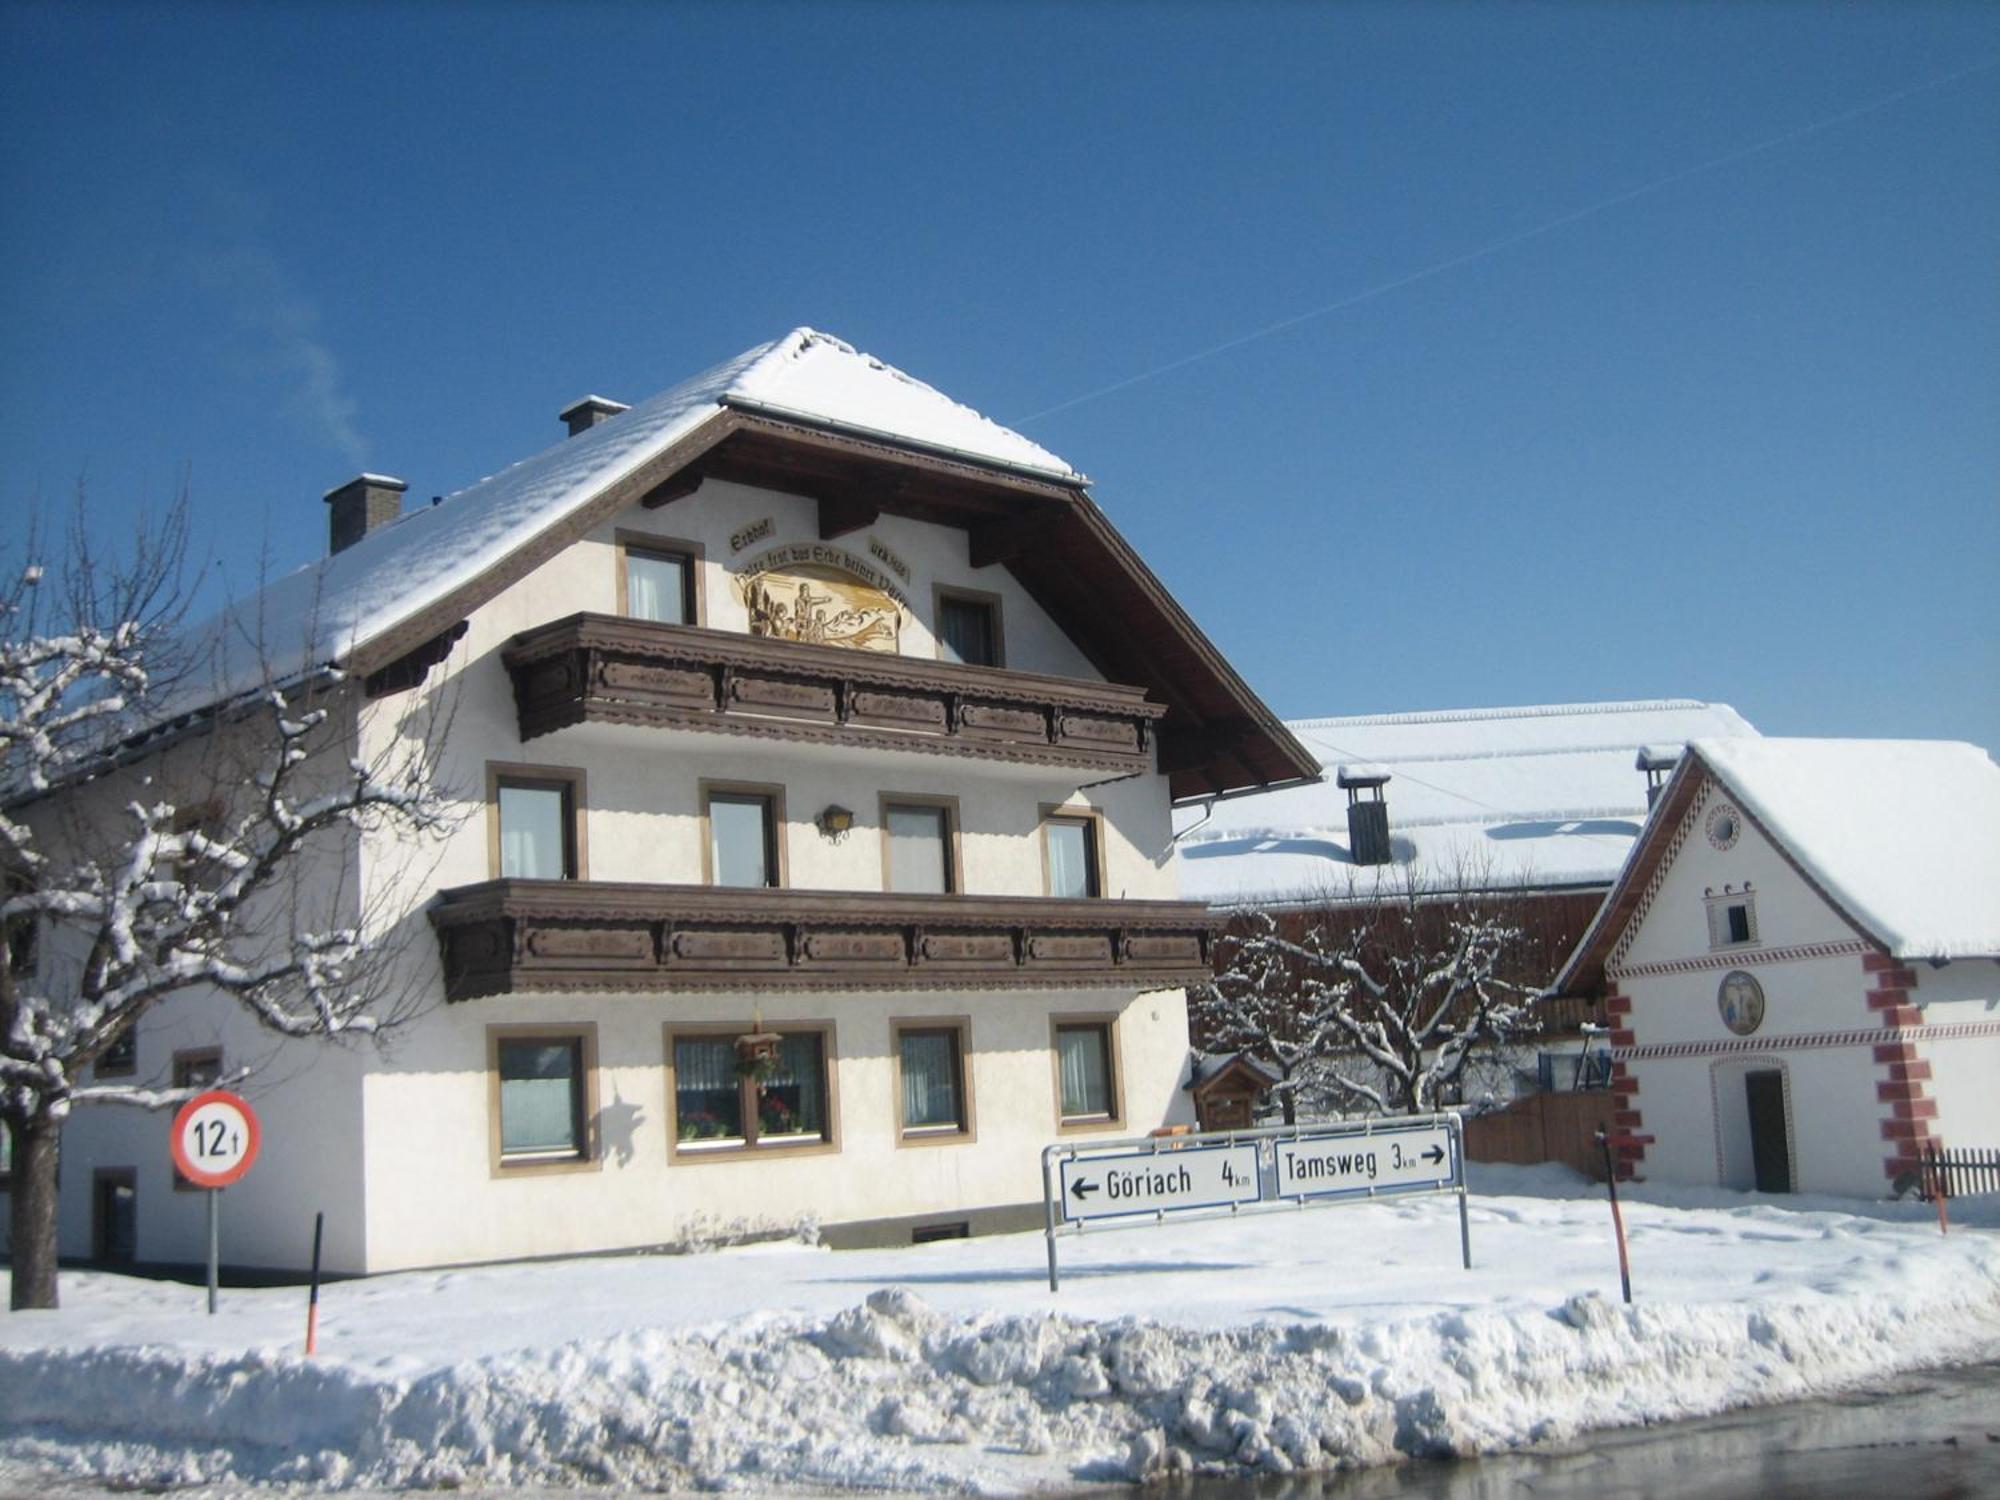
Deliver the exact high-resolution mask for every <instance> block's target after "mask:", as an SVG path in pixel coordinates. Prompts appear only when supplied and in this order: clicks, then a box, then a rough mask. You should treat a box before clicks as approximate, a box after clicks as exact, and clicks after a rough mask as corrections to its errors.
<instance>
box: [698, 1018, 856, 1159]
mask: <svg viewBox="0 0 2000 1500" xmlns="http://www.w3.org/2000/svg"><path fill="white" fill-rule="evenodd" d="M749 1030H750V1028H749V1027H748V1026H744V1027H740V1028H732V1029H730V1030H728V1031H726V1032H725V1031H700V1032H680V1033H672V1032H670V1033H669V1034H668V1037H667V1056H668V1058H669V1059H670V1061H671V1067H672V1069H673V1079H672V1084H671V1087H670V1089H669V1094H670V1097H671V1098H672V1100H673V1107H674V1118H673V1137H674V1150H675V1154H676V1155H683V1154H700V1153H703V1152H727V1151H729V1150H731V1149H738V1150H750V1149H759V1150H773V1149H778V1148H782V1147H787V1146H821V1145H825V1144H828V1143H830V1142H831V1141H832V1139H833V1099H832V1092H833V1091H832V1079H831V1074H830V1072H829V1070H828V1054H829V1052H830V1051H831V1050H832V1033H831V1031H830V1030H829V1029H828V1028H826V1027H824V1026H817V1025H814V1026H803V1025H794V1026H791V1027H788V1028H787V1029H786V1030H785V1031H784V1032H782V1033H781V1035H780V1039H779V1041H778V1044H777V1049H776V1057H775V1058H774V1059H773V1061H772V1062H770V1063H769V1064H767V1065H765V1067H764V1068H763V1069H762V1070H759V1069H757V1068H753V1067H751V1066H750V1065H749V1064H748V1062H747V1061H746V1059H745V1058H744V1056H743V1054H741V1053H739V1051H738V1050H737V1045H736V1039H737V1037H738V1036H739V1035H742V1034H744V1033H746V1032H748V1031H749Z"/></svg>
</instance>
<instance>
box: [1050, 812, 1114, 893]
mask: <svg viewBox="0 0 2000 1500" xmlns="http://www.w3.org/2000/svg"><path fill="white" fill-rule="evenodd" d="M1098 842H1099V840H1098V828H1097V818H1096V816H1095V815H1094V814H1090V813H1082V814H1073V815H1065V814H1062V813H1058V812H1056V811H1055V810H1054V809H1044V815H1043V818H1042V852H1043V855H1044V859H1045V863H1046V865H1047V868H1048V887H1049V894H1050V895H1051V896H1062V897H1067V898H1069V899H1072V900H1074V899H1080V898H1083V897H1088V896H1099V895H1102V894H1103V890H1102V884H1101V881H1100V878H1099V871H1098Z"/></svg>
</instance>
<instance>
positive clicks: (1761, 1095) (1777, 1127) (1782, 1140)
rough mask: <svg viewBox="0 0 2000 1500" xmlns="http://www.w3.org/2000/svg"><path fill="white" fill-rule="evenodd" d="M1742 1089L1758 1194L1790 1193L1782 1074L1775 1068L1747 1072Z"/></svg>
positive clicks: (1783, 1078) (1783, 1079)
mask: <svg viewBox="0 0 2000 1500" xmlns="http://www.w3.org/2000/svg"><path fill="white" fill-rule="evenodd" d="M1743 1087H1744V1089H1745V1090H1746V1092H1747V1093H1748V1095H1749V1103H1750V1161H1751V1165H1752V1167H1753V1168H1754V1169H1755V1171H1756V1174H1757V1191H1758V1192H1760V1193H1789V1192H1790V1191H1791V1190H1792V1151H1791V1141H1790V1139H1789V1137H1788V1136H1787V1134H1786V1131H1785V1075H1784V1074H1783V1073H1780V1072H1779V1071H1778V1070H1777V1069H1775V1068H1761V1069H1759V1070H1758V1071H1757V1072H1755V1073H1747V1074H1745V1075H1744V1078H1743Z"/></svg>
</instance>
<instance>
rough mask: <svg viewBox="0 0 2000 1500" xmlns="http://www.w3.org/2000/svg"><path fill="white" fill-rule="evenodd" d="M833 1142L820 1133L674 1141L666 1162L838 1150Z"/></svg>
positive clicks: (693, 1163)
mask: <svg viewBox="0 0 2000 1500" xmlns="http://www.w3.org/2000/svg"><path fill="white" fill-rule="evenodd" d="M839 1149H840V1148H839V1146H838V1144H837V1143H836V1142H834V1141H830V1140H827V1139H826V1138H825V1137H823V1136H806V1137H782V1138H780V1139H778V1140H775V1141H744V1140H738V1139H734V1138H731V1139H728V1140H714V1141H676V1142H674V1146H673V1150H672V1151H670V1152H669V1153H668V1154H667V1161H668V1163H669V1165H675V1164H681V1165H695V1164H698V1163H702V1162H713V1161H745V1160H749V1159H752V1158H757V1157H769V1156H819V1155H823V1154H825V1153H827V1152H830V1151H837V1150H839Z"/></svg>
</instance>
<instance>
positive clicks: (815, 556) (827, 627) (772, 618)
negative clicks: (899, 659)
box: [735, 543, 909, 654]
mask: <svg viewBox="0 0 2000 1500" xmlns="http://www.w3.org/2000/svg"><path fill="white" fill-rule="evenodd" d="M735 584H736V592H737V593H738V595H740V596H741V598H742V600H743V607H744V608H745V609H746V610H748V611H749V614H750V633H751V634H752V635H761V636H769V637H771V638H772V639H774V640H781V641H804V642H806V643H807V644H808V645H814V646H844V647H847V648H848V649H849V650H854V651H886V652H889V653H891V654H893V653H894V652H896V651H897V650H898V649H899V642H900V640H901V637H902V631H903V616H904V612H905V611H906V610H907V609H908V608H909V601H908V600H907V599H906V598H905V597H904V596H903V594H902V591H901V590H899V589H898V588H897V587H896V586H895V584H894V583H893V582H891V581H890V579H889V578H888V576H887V575H886V574H884V573H882V572H880V571H879V570H878V569H876V568H875V567H874V566H872V565H871V564H869V563H867V562H864V561H862V559H860V558H858V557H856V556H855V555H854V554H853V553H851V552H847V551H844V550H843V549H841V548H838V547H826V546H819V545H815V544H812V543H797V544H794V545H791V546H785V547H773V548H772V549H771V550H770V551H768V552H765V553H761V554H759V555H758V556H756V557H754V558H751V559H749V560H748V561H747V562H745V563H744V564H743V567H742V569H741V570H740V571H739V572H738V573H737V575H736V579H735Z"/></svg>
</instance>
